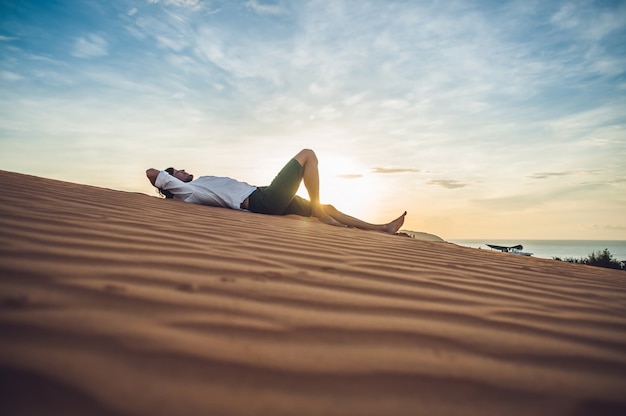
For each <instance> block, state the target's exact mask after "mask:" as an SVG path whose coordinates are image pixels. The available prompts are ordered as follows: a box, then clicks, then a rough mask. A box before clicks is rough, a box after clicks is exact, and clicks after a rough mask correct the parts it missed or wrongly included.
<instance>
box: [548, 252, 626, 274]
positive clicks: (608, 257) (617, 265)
mask: <svg viewBox="0 0 626 416" xmlns="http://www.w3.org/2000/svg"><path fill="white" fill-rule="evenodd" d="M554 259H555V260H559V261H561V259H560V258H558V257H555V258H554ZM563 261H566V262H568V263H579V264H588V265H590V266H597V267H605V268H607V269H617V270H626V261H619V260H617V259H616V258H614V257H613V255H612V254H611V252H610V251H609V249H607V248H605V249H604V250H598V251H594V252H593V253H591V254H590V255H589V257H586V258H582V259H575V258H572V257H568V258H565V259H563Z"/></svg>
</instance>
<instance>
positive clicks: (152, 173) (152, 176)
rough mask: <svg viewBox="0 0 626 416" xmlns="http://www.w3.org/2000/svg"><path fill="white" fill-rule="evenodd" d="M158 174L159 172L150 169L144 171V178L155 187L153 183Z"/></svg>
mask: <svg viewBox="0 0 626 416" xmlns="http://www.w3.org/2000/svg"><path fill="white" fill-rule="evenodd" d="M159 172H160V171H159V170H157V169H153V168H150V169H148V170H147V171H146V176H147V177H148V179H149V180H150V183H151V184H152V186H156V185H155V182H156V179H157V176H159Z"/></svg>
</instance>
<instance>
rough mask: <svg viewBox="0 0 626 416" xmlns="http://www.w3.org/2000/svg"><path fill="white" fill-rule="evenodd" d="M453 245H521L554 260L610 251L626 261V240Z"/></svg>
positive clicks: (465, 242) (467, 242)
mask: <svg viewBox="0 0 626 416" xmlns="http://www.w3.org/2000/svg"><path fill="white" fill-rule="evenodd" d="M449 241H450V242H451V243H454V244H457V245H459V246H463V247H473V248H481V249H484V250H491V248H489V247H488V246H487V244H495V245H499V246H509V247H510V246H516V245H518V244H521V245H522V246H524V250H523V251H526V252H531V253H533V256H534V257H540V258H544V259H553V258H555V257H558V258H560V259H561V260H565V259H566V258H575V259H582V258H586V257H589V255H590V254H591V253H594V252H598V251H603V250H604V249H608V250H609V252H611V254H612V255H613V258H614V259H616V260H619V261H626V241H625V240H523V239H520V240H485V239H481V240H449Z"/></svg>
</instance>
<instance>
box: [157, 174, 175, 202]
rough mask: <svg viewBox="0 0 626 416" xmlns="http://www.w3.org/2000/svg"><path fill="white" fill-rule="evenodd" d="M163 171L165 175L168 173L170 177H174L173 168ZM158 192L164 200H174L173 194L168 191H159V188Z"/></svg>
mask: <svg viewBox="0 0 626 416" xmlns="http://www.w3.org/2000/svg"><path fill="white" fill-rule="evenodd" d="M165 171H166V172H167V173H169V174H170V175H172V176H174V168H167V169H165ZM159 192H160V193H161V195H163V196H164V197H165V198H166V199H173V198H174V194H173V193H171V192H170V191H168V190H167V189H161V188H159Z"/></svg>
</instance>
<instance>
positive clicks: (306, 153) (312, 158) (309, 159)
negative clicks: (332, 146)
mask: <svg viewBox="0 0 626 416" xmlns="http://www.w3.org/2000/svg"><path fill="white" fill-rule="evenodd" d="M294 159H296V160H297V161H298V162H299V163H300V164H301V165H302V166H304V165H305V164H307V163H317V155H315V152H314V151H313V150H311V149H302V150H300V152H299V153H298V154H297V155H296V156H294Z"/></svg>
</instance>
